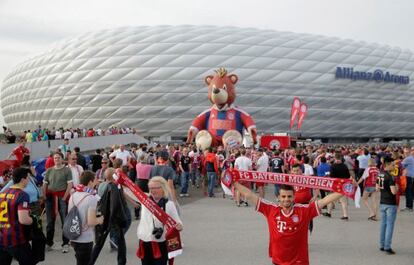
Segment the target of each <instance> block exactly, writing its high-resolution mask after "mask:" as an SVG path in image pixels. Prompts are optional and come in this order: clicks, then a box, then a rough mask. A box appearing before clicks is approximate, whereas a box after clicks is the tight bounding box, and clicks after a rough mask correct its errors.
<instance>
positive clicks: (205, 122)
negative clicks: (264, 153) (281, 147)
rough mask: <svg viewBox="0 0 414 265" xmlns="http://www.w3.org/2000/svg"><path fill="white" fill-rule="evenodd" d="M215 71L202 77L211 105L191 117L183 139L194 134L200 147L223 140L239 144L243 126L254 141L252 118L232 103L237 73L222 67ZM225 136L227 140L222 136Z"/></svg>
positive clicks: (218, 143)
mask: <svg viewBox="0 0 414 265" xmlns="http://www.w3.org/2000/svg"><path fill="white" fill-rule="evenodd" d="M215 72H216V74H215V75H209V76H206V78H205V79H204V81H205V82H206V84H207V85H208V99H209V100H210V101H211V103H213V106H212V107H211V108H210V109H208V110H205V111H204V112H202V113H201V114H199V115H198V116H197V117H196V118H195V119H194V120H193V123H192V125H191V127H190V129H189V130H188V135H187V143H191V142H192V141H193V139H194V137H195V136H196V135H197V136H196V137H195V138H196V144H197V146H198V147H200V148H201V149H206V148H208V147H209V146H217V145H221V144H224V145H226V143H227V142H229V143H230V142H231V143H233V145H234V146H236V145H240V144H241V141H242V135H243V128H246V129H247V131H248V132H249V134H250V136H251V137H252V140H253V143H254V144H256V142H257V137H256V136H257V133H256V126H255V124H254V121H253V119H252V118H251V117H250V115H249V114H248V113H246V112H245V111H243V110H241V109H239V108H238V107H233V106H232V104H233V103H234V101H235V99H236V89H235V84H236V83H237V81H238V77H237V75H235V74H229V75H228V74H227V70H226V69H225V68H219V69H218V70H216V71H215ZM227 138H228V141H226V140H225V139H227Z"/></svg>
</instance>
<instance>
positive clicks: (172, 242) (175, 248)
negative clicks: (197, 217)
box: [116, 169, 183, 259]
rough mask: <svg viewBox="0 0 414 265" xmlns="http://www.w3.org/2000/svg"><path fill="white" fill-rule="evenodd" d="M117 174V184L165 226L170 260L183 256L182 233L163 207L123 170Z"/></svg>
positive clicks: (118, 170)
mask: <svg viewBox="0 0 414 265" xmlns="http://www.w3.org/2000/svg"><path fill="white" fill-rule="evenodd" d="M116 174H117V176H118V179H117V183H118V184H121V185H122V186H123V187H124V191H125V192H127V193H128V195H132V197H133V198H136V199H137V200H138V201H139V202H140V203H141V204H142V205H143V206H145V207H146V208H147V209H148V210H149V211H150V212H151V213H152V214H153V215H154V216H155V217H156V218H157V219H158V220H159V221H160V222H161V223H163V224H164V225H165V229H166V231H167V234H166V241H167V249H168V258H169V259H171V258H174V257H176V256H178V255H180V254H182V252H183V249H182V246H181V238H180V233H179V232H178V230H177V229H176V228H175V226H176V225H177V223H176V222H175V220H174V219H173V218H172V217H171V216H169V215H168V214H167V213H166V212H164V210H163V209H161V207H159V206H158V205H157V204H156V203H155V202H154V201H153V200H151V199H150V198H149V197H148V196H147V194H145V193H144V192H143V191H142V190H141V189H140V188H139V187H138V186H137V185H135V183H134V182H132V181H131V180H130V179H129V178H128V176H127V175H126V174H125V173H124V172H122V170H121V169H117V171H116ZM131 193H132V194H131Z"/></svg>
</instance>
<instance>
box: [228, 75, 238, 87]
mask: <svg viewBox="0 0 414 265" xmlns="http://www.w3.org/2000/svg"><path fill="white" fill-rule="evenodd" d="M229 78H230V81H231V82H232V83H233V85H235V84H236V83H237V81H238V80H239V78H238V77H237V75H229Z"/></svg>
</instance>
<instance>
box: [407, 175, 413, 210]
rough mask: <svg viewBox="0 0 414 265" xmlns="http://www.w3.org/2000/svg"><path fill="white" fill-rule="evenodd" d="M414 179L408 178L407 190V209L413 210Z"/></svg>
mask: <svg viewBox="0 0 414 265" xmlns="http://www.w3.org/2000/svg"><path fill="white" fill-rule="evenodd" d="M413 188H414V187H413V178H412V177H407V188H406V189H405V207H407V208H410V209H412V208H413Z"/></svg>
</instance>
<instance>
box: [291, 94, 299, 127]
mask: <svg viewBox="0 0 414 265" xmlns="http://www.w3.org/2000/svg"><path fill="white" fill-rule="evenodd" d="M299 109H300V99H299V98H298V97H294V98H293V102H292V109H291V111H290V125H289V130H291V129H292V127H293V124H294V123H295V121H296V118H297V117H298V114H299Z"/></svg>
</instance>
